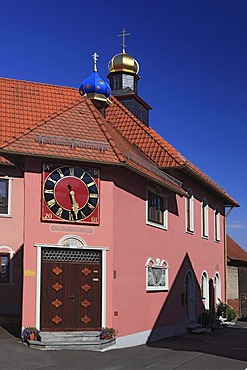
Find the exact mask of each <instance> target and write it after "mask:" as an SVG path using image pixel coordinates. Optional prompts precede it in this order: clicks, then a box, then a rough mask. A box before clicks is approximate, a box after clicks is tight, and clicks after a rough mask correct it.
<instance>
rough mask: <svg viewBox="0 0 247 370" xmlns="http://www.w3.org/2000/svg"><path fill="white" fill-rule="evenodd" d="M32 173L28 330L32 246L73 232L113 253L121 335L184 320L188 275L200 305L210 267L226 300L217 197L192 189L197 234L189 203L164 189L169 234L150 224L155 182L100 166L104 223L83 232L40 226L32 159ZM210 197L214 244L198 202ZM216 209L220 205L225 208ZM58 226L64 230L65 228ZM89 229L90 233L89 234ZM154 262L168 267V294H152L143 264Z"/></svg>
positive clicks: (111, 302)
mask: <svg viewBox="0 0 247 370" xmlns="http://www.w3.org/2000/svg"><path fill="white" fill-rule="evenodd" d="M27 168H29V170H28V171H27V172H26V173H25V216H24V222H25V234H24V245H25V248H24V293H23V322H22V324H23V326H27V325H35V300H36V260H37V258H36V254H37V248H35V247H34V244H36V243H45V244H57V243H58V242H59V240H60V239H61V238H62V237H64V236H65V235H67V234H73V235H78V236H80V237H81V238H82V239H84V240H85V242H86V243H87V245H88V246H104V247H108V248H109V251H108V252H107V266H106V268H107V272H106V280H107V286H106V301H107V307H106V320H107V326H114V327H115V328H117V329H118V330H119V334H118V335H119V336H124V335H128V334H132V333H138V332H142V331H145V330H152V329H153V328H154V327H160V326H168V325H175V324H179V323H183V322H185V320H186V314H185V306H184V305H183V304H182V303H181V295H182V293H183V292H184V290H185V275H186V272H187V271H188V270H192V271H194V273H195V276H196V279H197V283H196V288H197V292H196V297H195V299H196V301H197V302H198V303H200V304H201V302H200V281H201V275H202V272H203V271H204V270H205V271H207V273H208V276H209V278H213V277H214V274H215V272H216V271H219V273H220V276H221V285H222V298H223V299H224V289H223V287H224V250H223V240H224V236H223V217H222V220H221V242H220V243H216V242H215V241H214V232H213V230H214V211H213V207H214V206H215V205H214V202H215V199H214V197H213V196H208V194H204V193H203V192H201V191H200V189H194V192H195V193H197V197H198V198H197V199H195V231H194V234H193V235H191V234H188V233H186V231H185V199H184V198H181V197H180V196H176V195H174V193H171V192H170V191H165V194H166V195H167V196H168V199H169V200H168V202H169V216H168V230H163V229H159V228H156V227H153V226H149V225H147V224H146V186H147V185H149V186H151V185H152V184H150V183H148V182H147V181H146V180H145V179H142V178H141V177H139V176H136V175H134V174H131V173H129V172H127V171H125V170H121V172H119V171H120V170H115V169H114V170H113V169H112V170H111V171H109V170H107V169H106V168H102V171H101V183H100V225H99V226H90V225H83V228H82V225H77V224H72V225H71V224H59V225H58V224H56V223H50V222H41V221H40V215H41V172H40V171H39V170H37V168H41V163H40V162H39V161H38V160H32V162H30V163H28V162H27ZM205 195H206V196H207V198H208V200H209V203H210V206H211V205H212V208H210V209H209V238H208V239H203V238H202V237H201V203H200V198H201V199H202V197H203V196H205ZM218 205H219V206H220V207H221V208H222V205H221V204H218ZM55 226H57V227H55ZM58 226H59V227H58ZM60 226H64V229H62V228H61V227H60ZM82 229H83V230H84V231H82ZM89 229H90V230H91V231H92V232H90V233H88V232H87V231H86V230H89ZM61 230H62V231H61ZM151 257H152V258H154V259H156V258H159V259H160V260H162V259H165V260H166V261H167V262H168V265H169V290H168V291H166V292H147V291H146V270H145V264H146V261H147V260H148V258H151ZM113 272H115V274H113ZM30 303H31V304H30ZM199 308H200V307H199ZM196 311H198V307H197V306H196Z"/></svg>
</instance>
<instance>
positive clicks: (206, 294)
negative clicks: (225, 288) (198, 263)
mask: <svg viewBox="0 0 247 370" xmlns="http://www.w3.org/2000/svg"><path fill="white" fill-rule="evenodd" d="M201 295H202V300H203V301H204V305H205V308H206V309H208V308H209V291H208V274H207V273H206V271H204V272H203V274H202V279H201Z"/></svg>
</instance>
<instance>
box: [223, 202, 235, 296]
mask: <svg viewBox="0 0 247 370" xmlns="http://www.w3.org/2000/svg"><path fill="white" fill-rule="evenodd" d="M235 207H236V206H231V207H230V209H229V210H228V212H227V213H226V215H225V218H224V238H225V240H224V257H225V263H224V269H225V287H224V290H225V301H226V302H227V289H226V287H227V236H226V219H227V217H228V216H229V215H230V213H232V211H233V210H234V208H235Z"/></svg>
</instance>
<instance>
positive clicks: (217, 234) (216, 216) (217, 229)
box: [214, 206, 220, 242]
mask: <svg viewBox="0 0 247 370" xmlns="http://www.w3.org/2000/svg"><path fill="white" fill-rule="evenodd" d="M214 238H215V241H216V242H219V241H220V210H219V207H218V206H216V207H215V210H214Z"/></svg>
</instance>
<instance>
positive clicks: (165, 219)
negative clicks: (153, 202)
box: [146, 187, 168, 230]
mask: <svg viewBox="0 0 247 370" xmlns="http://www.w3.org/2000/svg"><path fill="white" fill-rule="evenodd" d="M149 194H153V195H156V196H157V197H160V198H162V199H163V206H164V210H163V212H162V213H163V223H158V222H154V221H150V220H149V219H148V218H149V217H148V214H149ZM146 224H147V225H151V226H155V227H157V228H160V229H164V230H167V229H168V197H167V196H166V195H164V194H162V193H161V192H158V191H155V190H154V189H152V188H149V187H148V188H147V192H146Z"/></svg>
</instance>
